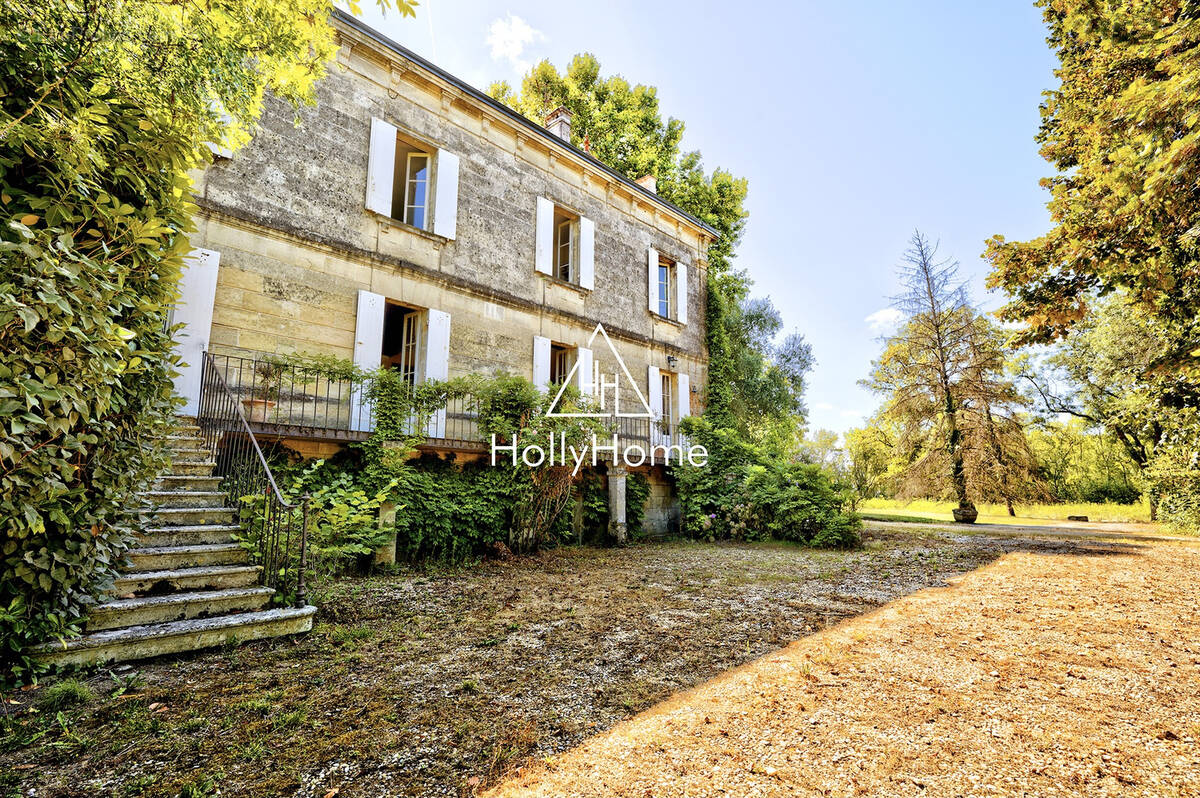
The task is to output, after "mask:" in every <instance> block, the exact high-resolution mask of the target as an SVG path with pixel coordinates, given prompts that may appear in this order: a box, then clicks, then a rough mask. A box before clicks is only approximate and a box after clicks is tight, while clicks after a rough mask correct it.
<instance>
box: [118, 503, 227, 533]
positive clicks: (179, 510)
mask: <svg viewBox="0 0 1200 798" xmlns="http://www.w3.org/2000/svg"><path fill="white" fill-rule="evenodd" d="M137 512H138V515H139V516H141V517H142V519H143V520H144V521H146V523H148V524H153V525H154V527H155V528H158V527H165V526H201V525H203V524H232V523H233V516H234V513H235V510H234V509H233V508H232V507H159V508H157V509H150V508H146V509H143V510H139V511H137Z"/></svg>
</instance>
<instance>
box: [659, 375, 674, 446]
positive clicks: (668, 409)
mask: <svg viewBox="0 0 1200 798" xmlns="http://www.w3.org/2000/svg"><path fill="white" fill-rule="evenodd" d="M659 379H660V383H661V384H660V386H659V390H660V391H661V394H662V407H661V408H659V410H660V411H661V412H662V424H663V426H664V427H665V428H666V430H665V431H666V432H670V430H671V427H672V425H673V424H674V418H675V416H674V413H675V373H674V372H671V371H660V372H659Z"/></svg>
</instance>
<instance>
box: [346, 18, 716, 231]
mask: <svg viewBox="0 0 1200 798" xmlns="http://www.w3.org/2000/svg"><path fill="white" fill-rule="evenodd" d="M333 19H334V22H335V23H340V24H341V25H343V26H345V27H346V28H349V29H350V30H352V31H354V32H355V33H358V34H359V35H361V36H363V37H365V38H367V39H369V40H370V41H371V42H373V43H375V44H376V45H377V46H379V47H381V48H383V49H385V50H389V51H391V53H392V54H394V55H398V56H400V57H401V58H403V59H405V60H406V61H409V62H410V63H413V64H415V65H417V66H418V67H419V68H421V69H422V70H424V71H425V72H427V73H429V75H431V76H432V77H433V78H435V79H436V80H438V81H440V82H442V83H445V84H448V85H449V86H450V87H452V88H453V89H454V90H455V91H456V92H457V93H459V94H460V95H463V96H464V98H469V99H471V100H474V101H475V102H477V103H479V104H480V105H482V106H484V107H486V108H488V109H490V110H491V111H493V112H494V113H496V114H498V115H500V116H503V117H505V118H506V119H508V120H509V121H510V122H511V123H512V124H513V125H514V126H516V127H517V128H518V129H519V130H521V131H523V132H527V133H530V134H532V135H533V136H535V137H537V138H538V139H540V140H541V141H543V142H544V143H546V144H547V145H548V146H549V147H550V148H551V151H554V150H557V151H559V152H561V153H565V154H566V155H567V156H568V157H570V158H571V159H572V160H575V161H577V162H578V163H579V164H580V165H581V166H584V167H590V168H592V169H596V170H598V171H600V172H602V173H603V174H604V175H605V176H607V177H609V178H610V179H612V180H615V181H616V182H618V183H620V184H621V185H623V186H624V187H625V188H626V189H627V190H629V192H630V193H631V194H632V195H633V196H634V197H637V198H640V199H644V200H646V201H649V202H651V203H653V204H654V205H657V206H658V207H660V208H662V209H663V210H665V211H666V212H667V213H668V214H669V215H671V216H674V217H675V218H677V219H678V220H680V221H682V222H684V223H685V224H687V225H689V226H691V227H694V228H696V229H698V230H700V231H702V232H703V233H706V234H707V235H709V236H710V237H712V238H716V237H717V236H718V235H720V233H719V232H718V231H717V229H716V228H714V227H713V226H712V225H710V224H708V223H707V222H704V221H702V220H701V219H698V218H696V217H695V216H693V215H692V214H690V213H688V212H687V211H685V210H683V209H682V208H680V207H679V206H678V205H675V204H674V203H671V202H668V201H667V200H665V199H663V198H662V197H660V196H659V195H658V194H656V193H654V192H653V191H650V190H649V189H647V188H645V187H644V186H640V185H638V184H637V183H636V182H635V181H633V180H630V179H629V178H628V177H626V176H625V175H623V174H621V173H620V172H618V171H617V170H615V169H613V168H612V167H611V166H609V165H607V164H605V163H603V162H602V161H600V160H598V159H597V158H595V157H594V156H592V155H590V154H589V153H586V152H584V151H583V150H581V149H579V148H578V147H576V146H575V145H573V144H571V143H570V142H568V141H563V140H562V139H561V138H559V137H558V136H556V135H554V134H553V133H551V132H550V131H549V130H547V129H546V128H544V127H542V126H541V125H539V124H537V123H535V122H533V121H531V120H530V119H527V118H526V117H524V116H522V115H521V114H519V113H517V112H516V111H515V110H513V109H512V108H509V107H508V106H507V105H505V104H504V103H502V102H498V101H497V100H494V99H492V98H491V97H489V96H488V95H487V94H485V93H483V92H481V91H480V90H479V89H477V88H475V87H474V86H472V85H471V84H469V83H467V82H465V81H463V80H461V79H460V78H457V77H455V76H454V75H451V74H450V73H449V72H447V71H446V70H444V69H442V68H441V67H439V66H437V65H436V64H433V63H432V62H430V61H427V60H426V59H424V58H422V57H421V56H419V55H417V54H416V53H414V52H413V51H412V50H409V49H408V48H407V47H405V46H404V45H402V44H399V43H398V42H395V41H393V40H392V39H389V38H388V37H387V36H384V35H383V34H382V33H380V32H379V31H377V30H375V29H374V28H372V27H371V26H369V25H367V24H365V23H364V22H362V20H360V19H358V18H357V17H355V16H354V15H352V14H350V13H348V12H346V11H343V10H342V9H340V8H336V7H335V8H334V9H333Z"/></svg>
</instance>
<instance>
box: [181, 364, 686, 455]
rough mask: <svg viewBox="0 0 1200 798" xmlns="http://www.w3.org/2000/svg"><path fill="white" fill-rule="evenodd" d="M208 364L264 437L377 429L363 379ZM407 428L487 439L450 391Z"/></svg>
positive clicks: (446, 443)
mask: <svg viewBox="0 0 1200 798" xmlns="http://www.w3.org/2000/svg"><path fill="white" fill-rule="evenodd" d="M205 364H206V366H205V367H206V368H210V369H212V370H214V371H215V372H218V373H219V374H220V377H221V381H222V384H223V385H224V387H225V389H226V390H227V391H228V392H229V394H230V395H231V396H232V397H233V398H234V399H235V400H236V403H237V404H239V405H241V406H242V408H243V409H244V417H245V419H246V422H247V426H248V427H249V428H250V429H251V430H253V432H254V433H256V434H257V435H258V436H259V437H260V438H267V437H270V438H281V437H288V436H295V437H301V438H325V439H332V440H362V439H365V438H366V437H368V436H369V435H370V433H371V432H372V431H373V430H374V429H375V419H374V415H373V413H372V410H371V403H370V400H369V399H368V397H367V391H366V388H365V387H364V386H363V385H362V384H361V382H358V381H355V380H351V379H339V378H337V377H334V376H330V375H329V374H326V373H321V372H320V371H319V370H318V369H316V368H313V367H309V366H305V365H302V364H291V363H285V362H279V361H274V360H271V359H269V357H266V356H264V357H258V358H256V357H241V356H237V355H218V354H213V353H206V354H205ZM604 425H605V427H606V429H607V432H608V434H609V435H611V434H613V433H616V434H617V436H618V437H619V438H620V440H621V441H622V443H623V444H624V445H635V446H641V447H642V448H643V449H644V450H646V451H647V452H649V450H650V447H651V446H672V445H684V446H686V442H685V441H684V439H683V438H682V436H681V435H680V433H679V426H678V424H675V423H667V422H664V421H662V420H659V419H653V420H652V419H648V418H634V417H615V416H614V417H611V418H608V419H606V420H605V422H604ZM422 427H423V428H422ZM404 432H405V433H406V434H408V435H415V436H418V437H423V438H424V439H425V443H426V445H428V446H430V447H439V448H448V449H461V450H472V451H478V450H482V449H486V448H487V444H488V441H487V440H485V438H484V436H483V434H482V433H481V432H480V429H479V413H478V410H477V400H476V398H475V397H473V396H454V397H451V398H449V399H448V400H447V402H446V403H445V405H444V406H443V407H441V408H439V409H437V410H435V411H433V412H432V413H430V414H429V415H428V416H427V417H426V418H424V419H418V418H417V417H416V416H415V415H414V417H413V418H412V419H411V420H410V422H409V423H408V424H407V425H406V428H405V429H404Z"/></svg>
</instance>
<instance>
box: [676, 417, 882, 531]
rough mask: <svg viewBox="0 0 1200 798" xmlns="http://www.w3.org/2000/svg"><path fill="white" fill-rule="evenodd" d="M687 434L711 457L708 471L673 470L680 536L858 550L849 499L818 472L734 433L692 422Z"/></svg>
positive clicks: (857, 526) (683, 467) (687, 467)
mask: <svg viewBox="0 0 1200 798" xmlns="http://www.w3.org/2000/svg"><path fill="white" fill-rule="evenodd" d="M685 432H686V433H687V434H688V435H689V436H691V439H692V440H693V442H694V443H699V444H702V445H704V446H705V447H706V448H707V449H708V452H709V460H708V463H707V465H705V466H700V467H695V466H691V465H686V464H684V465H679V466H675V467H674V468H673V472H674V474H675V477H676V483H677V484H678V486H679V494H680V506H681V510H682V518H683V527H684V528H683V532H684V534H686V535H689V536H691V537H699V538H706V539H709V540H715V539H723V538H724V539H731V540H740V541H756V540H767V539H775V540H790V541H795V542H798V543H804V544H807V545H810V546H818V547H836V548H845V547H852V546H857V545H860V544H861V537H860V535H859V529H860V528H861V526H862V522H861V520H860V519H859V517H858V516H857V515H854V514H853V513H849V512H847V511H846V508H847V507H848V506H849V498H850V497H849V494H848V492H847V491H845V490H844V489H841V488H839V487H838V486H836V485H834V483H833V482H832V480H831V479H830V478H829V476H828V475H827V474H826V473H825V472H823V471H822V470H821V469H820V468H819V467H818V466H816V465H812V464H808V463H797V462H790V461H786V460H783V459H782V458H781V457H780V456H779V455H778V453H775V452H772V451H770V450H766V449H763V448H760V447H755V446H754V445H752V444H751V443H749V442H748V441H746V440H745V439H744V438H743V437H742V436H740V435H739V434H738V433H737V432H735V431H734V430H731V429H714V428H713V427H712V426H711V425H710V424H709V423H708V421H706V420H705V419H702V418H700V419H689V420H688V422H687V428H686V430H685Z"/></svg>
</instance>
